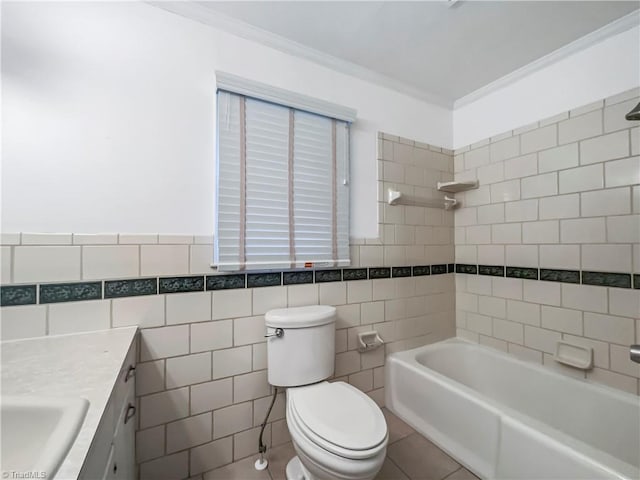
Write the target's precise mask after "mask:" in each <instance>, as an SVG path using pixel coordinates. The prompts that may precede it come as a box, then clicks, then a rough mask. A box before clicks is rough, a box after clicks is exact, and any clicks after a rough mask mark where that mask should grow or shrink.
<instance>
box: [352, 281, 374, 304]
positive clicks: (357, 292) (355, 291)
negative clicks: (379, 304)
mask: <svg viewBox="0 0 640 480" xmlns="http://www.w3.org/2000/svg"><path fill="white" fill-rule="evenodd" d="M346 284H347V302H348V303H362V302H370V301H371V300H372V298H373V289H372V285H371V280H358V281H351V282H346Z"/></svg>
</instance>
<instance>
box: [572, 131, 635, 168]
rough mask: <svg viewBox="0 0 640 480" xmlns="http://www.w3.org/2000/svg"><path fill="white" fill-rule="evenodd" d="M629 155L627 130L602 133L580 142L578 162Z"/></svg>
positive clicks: (584, 163) (600, 160) (601, 160)
mask: <svg viewBox="0 0 640 480" xmlns="http://www.w3.org/2000/svg"><path fill="white" fill-rule="evenodd" d="M628 155H629V132H628V131H627V130H623V131H621V132H616V133H611V134H609V135H602V136H600V137H595V138H590V139H589V140H584V141H582V142H580V164H581V165H588V164H591V163H597V162H604V161H606V160H613V159H615V158H622V157H626V156H628Z"/></svg>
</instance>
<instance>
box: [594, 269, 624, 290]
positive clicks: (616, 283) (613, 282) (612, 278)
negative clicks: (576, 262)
mask: <svg viewBox="0 0 640 480" xmlns="http://www.w3.org/2000/svg"><path fill="white" fill-rule="evenodd" d="M582 283H583V284H584V285H601V286H604V287H619V288H631V275H630V274H628V273H603V272H584V271H583V272H582Z"/></svg>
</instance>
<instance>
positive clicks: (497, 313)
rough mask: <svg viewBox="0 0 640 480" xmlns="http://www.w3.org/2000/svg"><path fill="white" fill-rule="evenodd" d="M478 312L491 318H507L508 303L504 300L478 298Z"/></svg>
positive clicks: (482, 296)
mask: <svg viewBox="0 0 640 480" xmlns="http://www.w3.org/2000/svg"><path fill="white" fill-rule="evenodd" d="M478 312H479V313H481V314H483V315H489V316H490V317H498V318H505V317H506V315H507V301H506V300H505V299H503V298H497V297H485V296H484V295H481V296H480V297H478Z"/></svg>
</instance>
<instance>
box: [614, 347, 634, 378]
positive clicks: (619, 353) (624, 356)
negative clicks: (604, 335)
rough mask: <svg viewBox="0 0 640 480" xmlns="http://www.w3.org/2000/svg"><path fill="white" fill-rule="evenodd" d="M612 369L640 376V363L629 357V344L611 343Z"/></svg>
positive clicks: (632, 375)
mask: <svg viewBox="0 0 640 480" xmlns="http://www.w3.org/2000/svg"><path fill="white" fill-rule="evenodd" d="M611 370H613V371H615V372H618V373H622V374H624V375H629V376H631V377H636V378H640V365H639V364H637V363H635V362H632V361H631V359H630V358H629V347H628V346H627V345H625V346H620V345H611Z"/></svg>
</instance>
